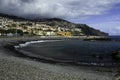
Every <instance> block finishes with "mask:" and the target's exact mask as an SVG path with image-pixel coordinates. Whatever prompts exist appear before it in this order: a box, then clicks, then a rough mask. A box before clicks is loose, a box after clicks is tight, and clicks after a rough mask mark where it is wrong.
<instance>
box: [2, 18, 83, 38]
mask: <svg viewBox="0 0 120 80" xmlns="http://www.w3.org/2000/svg"><path fill="white" fill-rule="evenodd" d="M25 35H37V36H80V35H84V34H83V33H82V30H81V29H80V28H65V27H59V26H50V25H47V24H44V23H40V22H32V21H17V20H13V19H9V18H3V17H0V36H25Z"/></svg>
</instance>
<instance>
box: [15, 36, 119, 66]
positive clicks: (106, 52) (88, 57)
mask: <svg viewBox="0 0 120 80" xmlns="http://www.w3.org/2000/svg"><path fill="white" fill-rule="evenodd" d="M110 38H111V39H112V41H82V40H48V41H47V40H46V41H45V40H44V41H37V42H31V43H29V44H27V45H25V46H22V47H19V48H18V49H17V50H18V51H20V52H22V53H23V54H25V55H28V56H33V57H36V58H40V59H44V60H48V61H53V60H54V61H58V62H63V63H74V64H78V65H95V66H114V65H119V64H120V63H119V61H116V60H114V59H113V57H112V56H111V55H112V53H114V52H116V51H118V50H120V37H119V36H113V37H112V36H110Z"/></svg>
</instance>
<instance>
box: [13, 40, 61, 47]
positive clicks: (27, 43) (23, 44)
mask: <svg viewBox="0 0 120 80" xmlns="http://www.w3.org/2000/svg"><path fill="white" fill-rule="evenodd" d="M55 41H61V40H38V41H29V42H25V43H20V44H19V45H15V46H14V47H15V48H22V47H26V46H28V45H30V44H34V43H42V42H55Z"/></svg>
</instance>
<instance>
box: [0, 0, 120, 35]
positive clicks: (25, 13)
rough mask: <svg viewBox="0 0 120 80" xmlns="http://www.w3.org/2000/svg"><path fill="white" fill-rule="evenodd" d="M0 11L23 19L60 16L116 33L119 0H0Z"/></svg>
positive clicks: (119, 25) (119, 26)
mask: <svg viewBox="0 0 120 80" xmlns="http://www.w3.org/2000/svg"><path fill="white" fill-rule="evenodd" d="M0 12H1V13H6V14H11V15H15V16H20V17H25V18H34V19H36V18H61V19H66V20H68V21H71V22H75V23H83V24H88V25H89V26H91V27H93V28H95V29H99V30H101V31H104V32H107V33H109V34H110V35H120V0H0Z"/></svg>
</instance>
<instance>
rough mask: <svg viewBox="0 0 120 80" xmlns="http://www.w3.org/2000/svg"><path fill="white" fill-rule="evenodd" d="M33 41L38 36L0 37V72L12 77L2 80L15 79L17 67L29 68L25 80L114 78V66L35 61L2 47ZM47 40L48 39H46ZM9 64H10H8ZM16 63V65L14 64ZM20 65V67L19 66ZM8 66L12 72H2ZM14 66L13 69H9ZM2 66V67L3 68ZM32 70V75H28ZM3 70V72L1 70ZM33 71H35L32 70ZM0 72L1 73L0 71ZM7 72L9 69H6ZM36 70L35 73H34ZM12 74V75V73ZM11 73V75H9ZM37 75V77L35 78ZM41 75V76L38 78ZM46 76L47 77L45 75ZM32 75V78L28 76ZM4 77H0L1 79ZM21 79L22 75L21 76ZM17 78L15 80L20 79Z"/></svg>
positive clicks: (107, 79)
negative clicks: (72, 64)
mask: <svg viewBox="0 0 120 80" xmlns="http://www.w3.org/2000/svg"><path fill="white" fill-rule="evenodd" d="M43 39H45V38H39V40H43ZM31 40H32V41H33V40H38V38H34V37H30V38H24V39H23V38H16V39H13V38H12V39H5V38H4V39H0V43H1V44H0V64H1V65H2V66H0V74H1V75H3V76H7V75H6V74H8V75H9V78H12V77H11V76H13V78H12V79H9V78H8V79H3V80H16V79H14V78H17V77H19V72H18V74H16V72H17V70H16V69H17V68H19V69H20V70H21V71H20V72H24V70H25V69H27V70H29V71H30V72H29V73H27V71H26V70H25V72H24V74H23V75H22V74H21V75H22V76H24V77H23V78H25V75H26V76H27V74H28V75H29V76H28V77H29V78H26V80H28V79H29V80H33V79H34V80H39V79H40V80H41V79H42V78H44V79H43V80H46V79H49V80H61V79H62V80H80V79H82V80H84V79H86V80H96V79H97V80H114V79H113V78H115V77H114V76H115V75H116V72H117V69H116V68H105V67H94V69H93V67H88V66H71V65H65V64H60V63H59V64H57V63H56V64H49V63H43V62H39V61H36V60H35V59H30V58H27V57H23V56H21V57H20V55H17V53H16V52H13V51H11V50H9V49H6V48H4V46H5V45H11V44H12V45H14V44H19V43H21V42H22V43H24V42H26V41H31ZM47 40H48V39H47ZM10 65H11V66H10ZM16 65H17V66H16ZM19 66H21V67H19ZM6 67H7V68H9V69H10V70H11V71H12V70H16V72H15V71H13V72H12V74H9V73H4V70H6V69H5V68H6ZM12 67H14V69H11V68H12ZM3 68H4V69H3ZM32 70H33V73H34V75H32V76H30V75H31V74H32V73H31V71H32ZM2 71H3V72H2ZM34 71H35V72H34ZM1 72H2V73H1ZM8 72H9V71H8ZM36 72H37V73H36ZM43 73H44V74H46V75H38V74H43ZM13 74H14V75H13ZM10 75H11V76H10ZM35 76H36V77H38V78H35ZM41 76H42V78H40V77H41ZM46 76H47V77H46ZM30 77H33V78H30ZM2 78H4V77H2V76H1V77H0V79H2ZM19 78H20V77H19ZM21 79H22V77H21ZM21 79H17V80H21Z"/></svg>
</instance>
